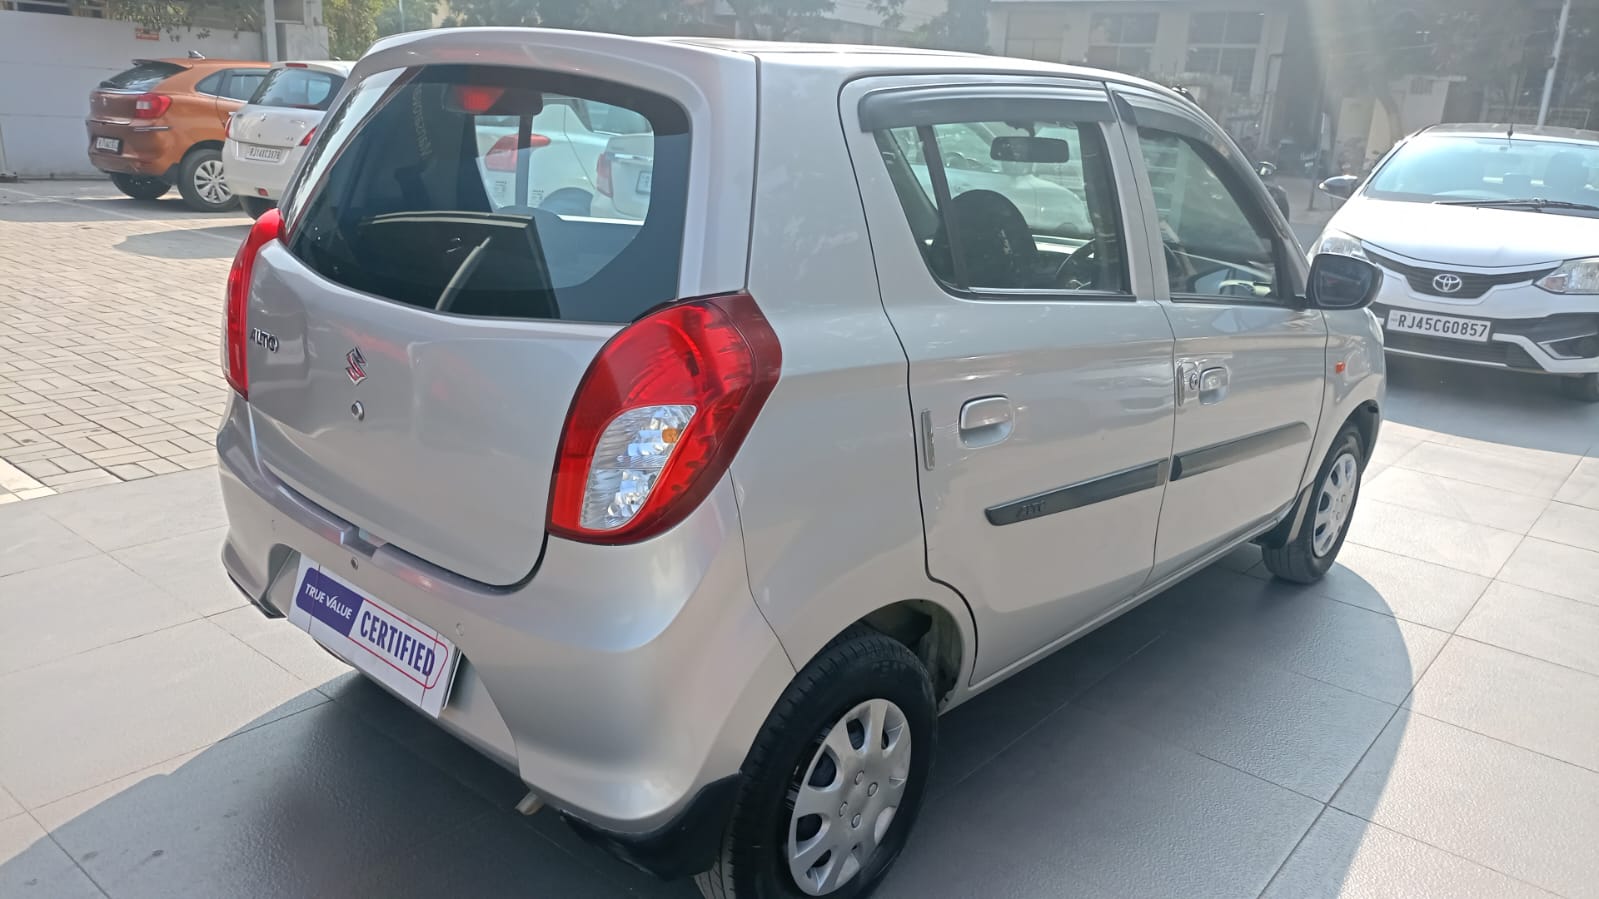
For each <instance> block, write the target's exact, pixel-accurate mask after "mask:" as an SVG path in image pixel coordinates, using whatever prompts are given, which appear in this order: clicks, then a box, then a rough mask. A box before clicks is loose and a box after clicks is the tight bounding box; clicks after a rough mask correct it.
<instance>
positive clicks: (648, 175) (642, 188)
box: [638, 172, 655, 194]
mask: <svg viewBox="0 0 1599 899" xmlns="http://www.w3.org/2000/svg"><path fill="white" fill-rule="evenodd" d="M654 176H655V173H654V172H639V173H638V192H639V193H641V194H647V193H649V192H650V181H651V180H652V179H653V178H654Z"/></svg>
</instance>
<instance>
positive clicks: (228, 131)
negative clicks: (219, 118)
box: [222, 112, 233, 140]
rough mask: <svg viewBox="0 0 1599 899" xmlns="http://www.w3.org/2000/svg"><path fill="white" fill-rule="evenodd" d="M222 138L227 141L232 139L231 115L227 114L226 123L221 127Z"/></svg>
mask: <svg viewBox="0 0 1599 899" xmlns="http://www.w3.org/2000/svg"><path fill="white" fill-rule="evenodd" d="M222 136H223V137H225V138H227V139H228V140H232V139H233V113H231V112H230V113H228V123H227V124H226V125H223V126H222Z"/></svg>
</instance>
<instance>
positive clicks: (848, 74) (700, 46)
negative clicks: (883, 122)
mask: <svg viewBox="0 0 1599 899" xmlns="http://www.w3.org/2000/svg"><path fill="white" fill-rule="evenodd" d="M508 38H523V39H526V40H527V41H529V42H530V43H542V44H548V45H551V46H559V47H562V48H571V49H583V50H589V51H595V52H603V53H609V54H613V55H616V56H625V57H630V58H640V57H644V58H648V57H649V56H650V55H654V56H657V57H661V56H664V55H665V54H663V53H662V51H667V52H669V53H682V52H685V51H686V52H689V53H705V54H710V55H728V54H733V55H739V56H746V57H755V58H757V59H771V60H774V61H775V60H778V59H784V60H788V61H795V62H799V61H803V63H804V64H805V65H807V66H810V67H822V68H831V69H834V70H836V71H837V72H838V73H839V75H840V80H841V81H842V80H848V79H850V78H854V77H858V76H862V75H891V74H894V73H896V72H905V73H941V72H951V73H968V72H969V73H971V74H974V75H1045V76H1052V77H1057V78H1058V77H1078V78H1089V79H1093V80H1095V81H1108V82H1114V83H1118V84H1128V85H1136V86H1139V87H1143V88H1145V89H1147V90H1152V91H1155V92H1157V93H1159V94H1161V95H1162V96H1163V97H1166V98H1167V99H1169V100H1172V101H1174V102H1176V103H1179V104H1182V105H1185V106H1190V107H1194V108H1197V106H1195V104H1194V102H1193V100H1192V99H1190V98H1188V97H1185V96H1183V95H1182V94H1179V93H1178V92H1176V91H1174V90H1172V89H1170V88H1168V87H1165V86H1163V85H1159V84H1155V83H1154V82H1150V81H1146V80H1144V79H1141V78H1135V77H1133V76H1131V75H1124V74H1122V73H1120V72H1110V71H1104V70H1101V69H1092V68H1087V67H1084V66H1071V65H1065V64H1063V63H1052V62H1040V61H1037V60H1031V59H1018V58H1016V57H1010V56H985V55H983V54H979V53H961V52H954V51H947V50H926V49H922V48H918V47H891V46H878V45H859V44H818V43H801V42H792V41H755V40H741V39H724V38H707V37H685V36H675V37H629V36H625V35H617V34H604V33H600V32H591V31H564V30H560V29H553V28H499V27H486V28H436V29H432V30H428V31H412V32H408V33H405V34H397V35H393V36H390V37H386V38H381V39H379V40H378V41H377V42H376V43H374V44H373V45H372V47H371V48H370V49H369V50H368V51H367V54H366V56H364V57H362V61H363V63H364V62H365V60H366V59H368V58H370V57H372V56H376V55H380V54H381V55H385V56H388V55H390V54H393V53H394V51H396V50H398V49H399V48H402V47H403V48H405V53H406V55H407V58H410V59H415V60H419V61H426V56H427V54H428V51H429V50H430V49H431V48H433V47H438V48H440V49H446V48H453V47H459V46H462V45H465V44H470V43H471V42H472V41H473V40H492V41H503V40H506V39H508ZM679 58H681V57H679ZM664 61H665V60H663V62H664ZM412 64H415V63H414V62H413V63H412ZM358 68H361V69H363V70H364V69H365V68H366V67H365V65H360V64H358Z"/></svg>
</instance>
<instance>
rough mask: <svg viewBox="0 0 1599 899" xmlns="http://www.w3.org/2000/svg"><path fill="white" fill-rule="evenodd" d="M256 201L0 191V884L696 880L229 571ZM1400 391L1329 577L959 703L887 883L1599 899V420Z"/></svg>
mask: <svg viewBox="0 0 1599 899" xmlns="http://www.w3.org/2000/svg"><path fill="white" fill-rule="evenodd" d="M246 221H247V220H246V219H244V218H242V217H241V216H237V215H228V216H220V217H216V216H209V217H208V216H199V215H195V214H193V213H189V212H187V211H186V210H184V209H183V207H182V206H181V204H180V203H179V202H178V201H177V200H175V199H168V200H163V201H158V202H155V203H137V202H134V201H130V200H126V199H123V198H121V197H120V196H118V195H116V194H115V192H114V190H113V189H112V188H111V187H110V185H109V184H103V183H98V182H83V183H48V182H45V183H35V184H27V185H4V186H0V618H3V620H4V621H5V623H6V624H5V631H4V632H5V634H6V635H7V637H8V638H9V639H8V640H7V641H6V643H7V645H6V648H5V651H4V652H3V653H0V735H3V736H0V788H3V789H0V895H3V896H7V897H10V896H49V897H75V896H109V897H117V899H121V897H136V896H153V897H167V896H206V897H223V896H279V895H282V896H311V895H315V896H354V895H361V896H392V897H409V896H416V897H424V896H433V895H438V894H440V893H446V894H454V895H469V896H512V895H515V896H559V897H566V896H583V897H590V896H611V895H617V896H622V895H636V896H650V897H682V899H687V897H691V896H696V895H698V894H697V892H696V891H695V890H694V889H693V887H692V885H690V884H687V883H672V884H662V883H660V882H658V881H655V880H653V879H651V878H649V877H647V876H645V875H643V874H640V873H637V872H634V871H632V870H631V869H629V868H627V867H625V866H623V865H622V864H621V863H619V862H616V861H613V860H611V858H610V857H609V856H607V855H605V854H603V853H601V852H599V851H598V850H595V849H592V848H590V847H588V846H586V845H585V844H583V843H581V842H580V841H579V840H577V839H576V838H575V837H574V836H573V835H572V834H571V833H570V832H568V831H567V829H566V828H565V826H564V825H563V824H562V823H561V822H560V821H559V819H558V817H557V816H556V815H555V814H554V813H553V812H550V811H545V812H542V813H540V814H538V815H535V816H533V817H523V816H521V815H519V814H517V813H516V812H515V811H514V810H513V808H512V806H513V804H514V803H515V802H516V801H517V800H518V799H520V798H521V797H522V794H523V792H525V790H523V789H521V788H520V783H519V782H518V780H517V779H516V778H515V777H514V776H512V775H510V774H508V773H506V772H504V771H503V770H501V769H500V768H498V767H496V766H495V765H494V764H492V763H490V762H488V761H486V760H484V759H483V758H481V757H479V756H478V755H477V754H476V753H474V752H473V751H472V750H470V749H468V748H466V747H465V746H464V745H462V744H460V743H458V742H456V741H455V740H454V739H453V738H451V737H449V736H446V735H445V734H443V733H442V732H441V731H439V730H437V729H435V728H434V727H433V726H432V725H431V724H429V723H428V722H426V721H425V720H423V719H422V718H421V717H420V716H419V715H417V714H415V713H414V712H412V711H410V710H409V709H407V708H405V707H404V706H402V705H401V704H400V703H399V702H398V701H396V700H393V699H391V698H389V697H388V695H387V694H385V693H383V692H381V691H380V690H378V689H377V688H375V687H372V686H369V685H368V684H366V683H365V682H363V681H362V680H360V679H359V678H358V677H357V676H355V675H353V674H352V673H351V672H350V671H349V669H347V668H346V667H344V666H343V665H342V664H340V663H339V662H337V661H335V660H333V659H332V658H330V657H329V656H328V655H326V654H324V653H323V652H322V651H320V650H319V649H318V648H317V647H316V646H315V645H314V644H313V643H311V641H310V639H309V638H308V637H306V636H305V635H304V634H302V633H301V632H299V631H297V630H295V629H294V628H292V627H291V626H290V625H288V624H287V623H286V622H283V621H267V620H265V619H263V618H262V617H261V615H260V614H259V613H257V612H256V611H255V610H254V609H253V608H250V607H248V606H247V605H246V604H245V602H244V600H243V599H242V598H241V597H240V596H239V594H238V592H237V591H236V590H235V589H234V587H233V586H232V585H231V584H230V583H229V582H228V580H227V578H226V576H225V575H224V574H223V573H222V570H221V567H220V564H219V563H218V561H217V558H216V556H217V552H216V551H217V547H218V546H219V544H220V542H221V539H222V529H223V525H224V521H223V516H222V512H221V508H220V504H219V500H218V495H217V485H216V477H215V473H214V471H213V470H211V466H212V465H213V461H212V453H211V451H210V448H209V439H210V436H211V433H212V431H213V430H214V426H215V421H216V416H217V415H218V413H219V411H220V409H221V406H222V402H223V399H224V397H225V391H226V389H227V388H226V385H225V384H224V382H223V380H222V378H221V376H220V374H219V371H218V366H217V357H218V329H219V327H220V318H221V309H222V304H221V297H222V289H223V284H224V281H225V278H226V272H227V268H228V263H229V260H230V259H231V257H232V255H233V251H234V248H235V247H236V245H237V243H238V241H239V240H240V238H241V237H242V236H243V234H244V232H245V223H246ZM1390 375H1391V381H1390V387H1389V398H1388V404H1387V406H1386V408H1385V409H1384V414H1385V416H1386V418H1387V422H1386V424H1385V425H1384V426H1383V431H1382V436H1381V439H1380V441H1379V445H1378V448H1377V451H1376V454H1375V457H1374V459H1373V460H1372V462H1371V464H1370V466H1369V468H1368V470H1367V471H1366V475H1365V478H1366V480H1365V487H1364V491H1363V494H1362V497H1361V500H1360V507H1359V510H1358V512H1357V514H1356V518H1355V523H1354V527H1353V530H1352V532H1351V536H1350V538H1349V539H1350V543H1349V545H1347V546H1346V547H1345V549H1344V551H1343V554H1342V556H1341V557H1340V564H1339V566H1338V567H1337V568H1336V569H1335V570H1334V572H1333V573H1332V574H1331V575H1330V576H1329V577H1328V578H1327V579H1326V580H1325V581H1324V582H1322V583H1321V584H1319V585H1317V586H1315V587H1311V588H1293V587H1289V586H1286V585H1283V584H1280V583H1275V582H1272V581H1270V580H1269V579H1268V578H1267V576H1266V575H1265V573H1264V569H1263V568H1262V566H1261V565H1260V564H1259V553H1258V552H1257V551H1254V550H1252V549H1251V550H1246V551H1239V552H1237V553H1235V554H1234V555H1233V556H1231V557H1229V558H1227V559H1226V560H1224V561H1223V562H1221V563H1220V564H1218V565H1216V566H1214V567H1213V568H1211V569H1210V570H1208V571H1206V572H1204V573H1202V574H1201V575H1199V576H1197V577H1195V578H1193V579H1191V580H1190V581H1188V582H1187V583H1185V584H1183V585H1181V586H1179V587H1177V588H1175V589H1173V590H1171V591H1169V592H1167V593H1165V594H1163V595H1161V596H1160V597H1158V598H1156V599H1154V600H1152V601H1151V602H1149V603H1146V604H1145V605H1143V606H1141V607H1140V608H1138V609H1137V610H1135V611H1133V612H1131V613H1129V614H1128V615H1126V616H1124V617H1122V618H1121V619H1119V620H1117V621H1116V622H1114V623H1112V624H1111V625H1109V626H1107V627H1105V628H1103V629H1101V630H1100V631H1098V632H1096V633H1094V634H1093V635H1091V636H1089V637H1087V638H1085V639H1084V640H1082V641H1079V642H1078V643H1076V644H1074V645H1072V646H1070V647H1068V648H1066V649H1065V650H1063V651H1061V652H1059V653H1057V654H1056V655H1054V656H1053V657H1051V658H1050V659H1048V660H1046V661H1045V662H1043V663H1040V664H1039V665H1036V666H1034V667H1033V668H1031V669H1029V670H1027V671H1025V672H1023V673H1022V674H1020V675H1018V676H1017V677H1015V678H1013V679H1012V680H1010V681H1008V682H1006V683H1005V684H1003V685H1001V686H999V687H997V688H995V689H993V690H991V691H990V692H988V693H986V694H984V695H983V696H981V697H979V698H977V699H976V700H973V701H972V702H971V703H969V704H967V705H965V706H963V707H961V708H958V709H957V710H955V711H954V712H952V713H951V714H950V715H949V716H948V717H947V718H945V719H944V722H943V729H942V732H941V737H940V740H941V745H940V748H939V757H938V761H937V764H936V767H935V770H934V783H933V786H932V788H931V799H930V800H929V803H928V805H927V807H925V808H924V810H923V813H922V817H921V819H920V823H919V824H918V828H917V831H916V833H915V835H914V836H913V838H912V841H911V844H910V847H909V848H908V849H907V850H906V855H905V857H904V858H902V860H901V861H900V863H899V865H898V866H897V867H896V869H895V870H894V872H893V873H892V875H891V876H890V877H889V879H888V880H887V882H886V883H885V884H884V887H883V889H882V890H881V892H880V895H883V896H890V897H914V896H941V897H942V896H1003V897H1063V896H1071V897H1101V896H1103V897H1111V896H1137V897H1256V896H1269V897H1282V899H1290V897H1295V899H1296V897H1310V896H1359V897H1388V896H1407V897H1408V896H1491V897H1509V896H1529V897H1530V896H1548V895H1558V896H1566V897H1583V896H1599V406H1585V405H1582V404H1578V403H1574V402H1572V401H1570V400H1567V399H1564V398H1563V397H1561V395H1560V393H1559V391H1558V390H1556V389H1554V385H1552V384H1549V383H1546V382H1544V381H1542V380H1540V379H1538V378H1535V377H1531V376H1520V375H1507V374H1503V373H1498V372H1492V371H1487V370H1476V369H1465V368H1458V367H1443V366H1438V365H1433V364H1430V363H1421V362H1415V361H1406V360H1395V361H1393V362H1391V368H1390Z"/></svg>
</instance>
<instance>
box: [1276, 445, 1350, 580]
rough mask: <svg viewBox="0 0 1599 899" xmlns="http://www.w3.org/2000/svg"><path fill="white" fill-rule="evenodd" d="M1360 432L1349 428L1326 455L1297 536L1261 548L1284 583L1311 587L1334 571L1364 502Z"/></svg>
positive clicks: (1312, 488) (1317, 474)
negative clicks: (1357, 506) (1359, 504)
mask: <svg viewBox="0 0 1599 899" xmlns="http://www.w3.org/2000/svg"><path fill="white" fill-rule="evenodd" d="M1365 466H1366V462H1365V452H1364V451H1363V449H1362V447H1361V443H1360V431H1359V430H1358V429H1357V428H1356V427H1355V426H1354V425H1345V426H1344V429H1343V430H1342V431H1340V432H1339V433H1338V438H1337V439H1336V440H1334V441H1333V444H1332V448H1331V449H1329V450H1328V451H1327V458H1326V459H1325V460H1323V461H1322V463H1321V470H1320V471H1318V472H1317V473H1316V483H1315V485H1314V486H1312V487H1311V492H1310V508H1308V509H1306V510H1305V517H1304V521H1303V522H1301V523H1300V526H1299V535H1298V536H1296V537H1295V538H1294V539H1293V540H1291V541H1289V542H1288V543H1285V544H1284V545H1282V546H1278V547H1270V546H1267V547H1263V548H1262V549H1261V557H1262V558H1263V559H1264V560H1265V562H1266V569H1267V570H1268V571H1270V572H1271V573H1272V574H1274V575H1276V576H1277V577H1279V578H1282V579H1283V580H1285V581H1293V582H1294V583H1296V584H1313V583H1315V582H1316V581H1319V580H1321V578H1322V576H1323V575H1325V574H1326V573H1327V569H1329V568H1331V567H1332V565H1333V562H1334V561H1335V560H1336V559H1337V558H1338V551H1339V550H1340V549H1342V548H1343V546H1344V538H1345V537H1346V536H1348V534H1349V523H1350V522H1351V521H1352V520H1354V517H1355V501H1356V500H1358V499H1359V498H1360V474H1361V472H1362V470H1364V469H1365Z"/></svg>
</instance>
